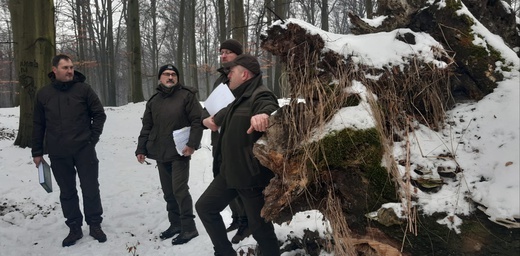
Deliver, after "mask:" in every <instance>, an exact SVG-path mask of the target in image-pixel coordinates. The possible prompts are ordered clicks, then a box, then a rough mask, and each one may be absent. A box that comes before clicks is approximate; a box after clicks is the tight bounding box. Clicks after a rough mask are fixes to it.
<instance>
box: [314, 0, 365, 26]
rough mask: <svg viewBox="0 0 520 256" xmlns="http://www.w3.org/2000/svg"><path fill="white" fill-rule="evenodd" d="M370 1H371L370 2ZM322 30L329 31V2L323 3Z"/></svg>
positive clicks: (324, 1)
mask: <svg viewBox="0 0 520 256" xmlns="http://www.w3.org/2000/svg"><path fill="white" fill-rule="evenodd" d="M368 1H370V0H368ZM321 30H323V31H329V1H328V0H322V1H321Z"/></svg>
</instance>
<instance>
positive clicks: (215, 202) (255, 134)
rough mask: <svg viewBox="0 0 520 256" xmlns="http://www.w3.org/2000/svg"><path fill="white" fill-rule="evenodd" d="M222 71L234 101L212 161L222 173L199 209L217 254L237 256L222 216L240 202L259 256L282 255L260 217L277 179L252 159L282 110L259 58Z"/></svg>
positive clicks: (246, 56) (241, 58) (268, 225)
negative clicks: (264, 79)
mask: <svg viewBox="0 0 520 256" xmlns="http://www.w3.org/2000/svg"><path fill="white" fill-rule="evenodd" d="M224 67H228V68H230V71H229V74H228V78H229V82H228V85H229V89H231V91H232V93H233V95H234V96H235V100H234V101H233V102H231V103H230V104H229V105H228V106H227V108H228V110H227V113H226V115H225V116H224V120H223V122H222V125H221V127H220V136H219V140H218V141H217V144H216V145H215V146H214V151H215V153H214V158H215V159H219V161H218V162H219V163H220V165H219V166H217V168H219V173H218V174H217V175H216V177H215V178H214V179H213V181H212V182H211V183H210V184H209V186H208V188H207V189H206V191H204V193H202V195H201V196H200V198H199V200H198V201H197V203H196V204H195V208H196V209H197V213H198V215H199V218H200V220H201V221H202V224H203V225H204V227H205V228H206V231H207V232H208V235H209V237H210V239H211V242H212V243H213V246H214V248H215V255H221V256H232V255H233V256H235V255H236V252H235V250H234V249H233V246H232V244H231V242H230V241H229V240H228V239H227V236H226V227H225V226H224V221H223V219H222V216H221V215H220V212H221V211H222V210H224V209H225V208H226V206H227V205H228V204H229V203H230V202H231V201H232V200H233V199H235V198H237V197H238V198H240V199H242V202H243V204H244V209H245V211H246V212H247V217H248V221H249V229H250V230H251V232H252V234H253V237H254V238H255V240H256V241H257V242H258V245H259V247H260V251H261V254H262V255H269V256H278V255H280V246H279V245H278V238H277V237H276V234H275V232H274V227H273V223H272V222H267V221H266V220H265V219H264V218H263V217H262V216H261V215H260V212H261V210H262V207H263V206H264V203H265V201H264V195H263V190H264V189H265V187H266V186H267V185H268V184H269V181H270V180H271V178H273V177H274V174H273V172H272V171H271V170H269V169H268V168H267V167H265V166H262V165H261V163H260V162H259V161H258V159H257V158H255V156H254V155H253V145H254V144H255V142H256V141H257V140H258V139H259V138H260V137H261V136H262V135H263V134H264V132H265V131H266V130H267V127H268V125H269V116H270V115H271V113H273V112H274V111H276V110H277V109H278V108H279V106H278V100H277V98H276V96H275V95H274V94H273V93H272V92H271V91H270V90H269V89H268V88H267V87H266V86H265V85H263V84H262V72H261V71H260V64H259V63H258V60H257V59H256V58H255V57H253V56H251V55H249V54H242V55H240V56H238V57H237V58H235V60H234V61H231V62H228V63H226V64H224ZM214 168H215V167H214Z"/></svg>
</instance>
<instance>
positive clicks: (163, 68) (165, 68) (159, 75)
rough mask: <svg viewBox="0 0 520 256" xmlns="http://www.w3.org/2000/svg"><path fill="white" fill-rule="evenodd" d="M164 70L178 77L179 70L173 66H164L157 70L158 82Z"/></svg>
mask: <svg viewBox="0 0 520 256" xmlns="http://www.w3.org/2000/svg"><path fill="white" fill-rule="evenodd" d="M165 70H173V71H175V74H177V77H180V74H179V70H178V69H177V68H176V67H175V66H174V65H173V64H166V65H164V66H162V67H160V68H159V74H158V75H157V79H158V80H159V79H161V75H162V73H163V72H164V71H165Z"/></svg>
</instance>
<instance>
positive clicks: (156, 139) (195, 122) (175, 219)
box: [32, 39, 280, 256]
mask: <svg viewBox="0 0 520 256" xmlns="http://www.w3.org/2000/svg"><path fill="white" fill-rule="evenodd" d="M219 51H220V59H221V63H222V67H221V68H220V69H218V72H219V73H220V76H219V78H218V79H217V80H216V81H215V83H214V88H216V87H217V86H219V85H220V84H225V85H227V86H228V87H229V89H230V90H231V92H232V94H233V96H234V97H235V99H234V100H233V101H232V102H231V103H230V104H229V105H227V107H224V108H223V109H221V110H220V111H218V112H217V113H216V114H214V115H210V114H209V113H208V111H207V110H206V109H203V108H202V107H201V105H200V104H199V102H198V99H197V97H196V93H197V89H195V88H193V87H190V86H185V85H183V84H181V83H180V82H179V81H180V79H179V76H180V74H179V71H178V69H177V68H176V67H175V66H174V65H172V64H167V65H164V66H162V67H161V68H160V69H159V73H158V80H159V85H158V86H157V88H156V90H157V92H156V93H155V94H154V95H152V96H151V97H150V99H149V100H148V101H147V103H146V108H145V111H144V114H143V118H142V124H143V126H142V129H141V132H140V134H139V138H138V145H137V149H136V151H135V154H136V157H137V160H138V161H139V162H140V163H143V162H145V159H146V158H150V159H154V160H156V162H157V169H158V171H159V179H160V183H161V188H162V191H163V194H164V200H165V201H166V210H167V212H168V220H169V222H170V225H169V227H168V228H167V229H166V230H164V231H163V232H161V233H160V234H159V237H160V238H161V239H168V238H172V237H173V238H172V244H174V245H176V244H184V243H187V242H189V241H190V240H192V239H193V238H195V237H197V236H198V235H199V233H198V231H197V228H196V226H195V221H194V219H195V215H194V211H193V200H192V197H191V195H190V192H189V186H188V180H189V169H190V168H189V165H190V158H191V155H192V154H193V153H194V152H195V150H197V149H198V148H199V146H200V141H201V138H202V133H203V130H204V129H210V130H211V144H212V146H213V151H212V154H213V174H214V179H213V181H212V182H211V183H210V184H209V186H208V188H207V189H206V190H205V191H204V193H203V194H202V195H201V197H200V198H199V199H198V200H197V202H196V203H195V208H196V211H197V213H198V216H199V218H200V220H201V221H202V224H203V225H204V227H205V229H206V231H207V233H208V235H209V237H210V239H211V241H212V243H213V246H214V250H215V255H225V256H227V255H236V252H235V250H234V249H233V246H232V243H238V242H240V241H241V240H242V239H244V238H245V237H247V236H249V235H250V234H252V235H253V237H254V238H255V240H256V241H257V242H258V245H259V247H260V250H261V252H262V254H263V255H280V249H279V244H278V239H277V237H276V235H275V233H274V226H273V224H272V223H271V222H266V221H265V219H264V218H262V217H261V215H260V211H261V209H262V207H263V205H264V196H263V194H262V192H263V190H264V188H265V187H266V186H267V184H268V183H269V181H270V179H271V178H273V177H274V174H273V173H272V171H271V170H269V169H267V168H266V167H264V166H262V165H261V164H260V163H259V161H258V160H257V159H256V158H255V157H254V155H253V151H252V150H253V145H254V143H255V142H256V141H257V140H258V139H259V138H260V137H261V136H262V134H263V133H264V132H265V131H266V130H267V127H268V124H269V116H270V115H271V113H273V112H274V111H276V110H277V109H278V101H277V98H276V96H275V95H274V94H273V93H272V92H271V91H270V90H269V89H268V88H267V87H266V86H264V85H263V84H262V72H261V69H260V64H259V62H258V60H257V59H256V58H255V57H253V56H251V55H249V54H245V53H243V47H242V44H241V43H240V42H238V41H236V40H233V39H229V40H226V41H224V42H222V44H221V45H220V49H219ZM49 78H50V79H51V83H50V84H49V85H47V86H44V87H42V88H41V89H40V90H39V91H38V93H37V96H36V103H35V108H34V122H33V124H34V128H33V129H34V130H33V147H32V156H33V161H34V163H35V164H36V166H37V167H38V166H39V165H40V163H41V162H42V161H44V160H43V155H44V154H49V158H50V161H51V167H52V172H53V174H54V177H55V179H56V182H57V184H58V186H59V187H60V203H61V206H62V210H63V215H64V217H65V218H66V221H65V223H66V224H67V226H68V227H69V229H70V231H69V234H68V235H67V237H66V238H65V239H64V240H63V242H62V246H64V247H65V246H70V245H73V244H75V243H76V241H78V240H79V239H81V238H82V237H83V232H82V228H81V227H82V224H83V214H82V213H81V211H80V208H79V197H78V193H77V189H76V174H77V175H78V177H79V180H80V183H81V190H82V195H83V208H84V218H85V222H86V223H87V225H89V227H90V230H89V234H90V236H92V237H93V238H94V239H96V240H98V241H99V242H105V241H107V236H106V234H105V233H104V232H103V230H102V229H101V222H102V220H103V218H102V214H103V208H102V205H101V199H100V192H99V183H98V176H99V175H98V174H99V168H98V159H97V156H96V151H95V146H96V143H97V142H98V141H99V137H100V135H101V133H102V130H103V125H104V122H105V120H106V115H105V113H104V110H103V106H102V104H101V102H100V100H99V98H98V96H97V95H96V94H95V92H94V91H93V90H92V88H91V87H90V86H89V85H88V84H86V83H85V82H84V81H85V76H84V75H83V74H81V73H80V72H78V71H75V70H74V66H73V64H72V60H71V59H70V58H69V57H68V56H66V55H57V56H55V57H54V58H53V60H52V72H51V73H49ZM185 127H189V129H190V130H189V137H188V140H187V142H186V144H185V145H176V144H175V141H174V138H173V135H172V132H173V131H176V130H181V129H183V128H185ZM44 144H45V145H44ZM178 146H180V147H178ZM179 148H182V150H178V149H179ZM228 205H229V206H230V208H231V210H232V217H233V221H232V223H231V224H230V226H229V227H228V228H226V226H225V224H224V221H223V219H222V216H221V214H220V213H221V212H222V211H223V210H224V209H225V208H226V207H227V206H228ZM232 230H237V233H236V235H235V236H233V238H232V239H231V241H229V240H228V238H227V232H229V231H232Z"/></svg>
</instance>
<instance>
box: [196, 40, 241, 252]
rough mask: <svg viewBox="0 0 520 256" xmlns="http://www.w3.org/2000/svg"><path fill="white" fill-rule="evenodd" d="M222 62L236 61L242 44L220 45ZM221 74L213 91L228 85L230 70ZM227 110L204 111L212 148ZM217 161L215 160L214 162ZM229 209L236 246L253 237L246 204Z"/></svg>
mask: <svg viewBox="0 0 520 256" xmlns="http://www.w3.org/2000/svg"><path fill="white" fill-rule="evenodd" d="M219 51H220V62H221V63H222V65H225V64H226V63H229V62H231V61H233V60H235V59H236V57H238V56H239V55H240V54H242V51H243V48H242V44H241V43H240V42H239V41H237V40H235V39H228V40H226V41H224V42H223V43H222V44H220V49H219ZM217 71H218V72H219V73H220V76H219V77H218V78H217V80H215V83H214V84H213V90H215V88H217V87H218V86H219V85H221V84H226V85H227V84H228V83H229V79H228V77H227V76H228V73H229V68H226V67H220V68H219V69H217ZM226 112H227V108H223V109H222V110H220V111H219V112H217V113H216V114H215V115H213V116H211V115H210V114H209V113H208V111H207V110H206V109H205V108H204V109H203V111H202V124H203V125H204V127H206V128H208V129H210V130H211V146H215V145H216V144H217V141H218V137H219V132H218V129H219V127H220V126H221V125H222V122H223V120H224V116H225V115H226ZM212 152H213V157H215V150H212ZM215 160H216V159H215V158H213V161H215ZM219 166H220V164H219V163H213V177H215V176H217V174H218V173H219V172H220V168H219ZM229 208H230V209H231V218H232V220H233V221H232V222H231V224H230V225H229V227H228V228H226V231H227V232H231V231H233V230H236V229H238V230H237V232H236V234H235V235H234V236H233V237H232V238H231V242H232V243H234V244H236V243H239V242H240V241H242V240H243V239H244V238H246V237H248V236H249V235H251V231H250V230H249V227H248V221H247V215H246V212H245V210H244V204H243V203H242V200H241V199H240V198H239V197H237V198H235V199H234V200H232V201H231V202H230V203H229Z"/></svg>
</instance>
